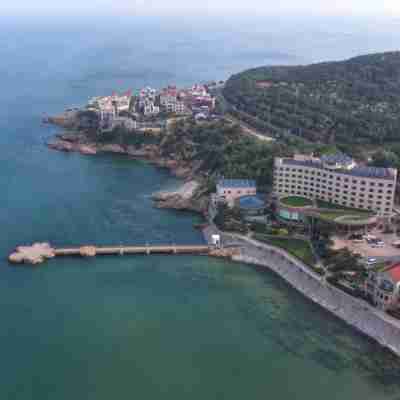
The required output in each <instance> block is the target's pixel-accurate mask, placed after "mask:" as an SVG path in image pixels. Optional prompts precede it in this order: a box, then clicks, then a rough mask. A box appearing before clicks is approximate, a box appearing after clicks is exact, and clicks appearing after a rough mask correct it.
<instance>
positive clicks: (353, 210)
mask: <svg viewBox="0 0 400 400" xmlns="http://www.w3.org/2000/svg"><path fill="white" fill-rule="evenodd" d="M317 207H318V208H325V209H330V210H338V211H341V212H342V215H347V214H351V213H353V214H354V215H357V214H367V215H368V214H372V213H371V211H368V210H362V209H359V208H350V207H343V206H341V205H340V204H335V203H329V202H327V201H324V200H319V199H318V200H317Z"/></svg>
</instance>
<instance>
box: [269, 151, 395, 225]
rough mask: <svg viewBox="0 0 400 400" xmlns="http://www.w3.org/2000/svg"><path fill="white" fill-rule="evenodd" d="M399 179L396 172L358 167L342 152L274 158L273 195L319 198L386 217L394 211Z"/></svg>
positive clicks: (390, 169)
mask: <svg viewBox="0 0 400 400" xmlns="http://www.w3.org/2000/svg"><path fill="white" fill-rule="evenodd" d="M396 180H397V169H393V168H374V167H366V166H361V165H357V163H356V162H355V161H354V160H353V159H352V158H350V157H348V156H346V155H344V154H341V153H338V154H334V155H327V156H322V157H321V158H316V157H313V156H304V155H295V156H294V157H293V158H275V163H274V192H275V194H276V195H277V196H278V197H279V198H283V197H287V196H301V197H306V198H308V199H312V200H313V199H319V200H323V201H326V202H329V203H333V204H338V205H341V206H343V207H350V208H358V209H364V210H371V211H374V212H376V213H377V214H378V215H379V216H384V217H389V216H391V215H392V212H393V203H394V195H395V188H396Z"/></svg>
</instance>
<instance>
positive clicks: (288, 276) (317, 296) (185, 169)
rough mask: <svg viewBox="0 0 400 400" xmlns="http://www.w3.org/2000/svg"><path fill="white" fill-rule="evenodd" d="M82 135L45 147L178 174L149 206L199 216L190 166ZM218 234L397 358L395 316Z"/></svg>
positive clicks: (265, 250) (260, 248) (279, 254)
mask: <svg viewBox="0 0 400 400" xmlns="http://www.w3.org/2000/svg"><path fill="white" fill-rule="evenodd" d="M84 138H85V136H84V135H82V134H74V133H71V132H64V133H63V134H58V135H56V136H55V139H53V141H51V142H49V143H47V146H48V147H49V148H50V149H53V150H58V151H66V152H79V153H81V154H83V155H95V154H98V153H113V154H125V155H127V156H130V157H132V158H135V159H143V160H146V161H148V162H149V163H151V164H153V165H155V166H157V167H160V168H167V169H168V170H169V171H170V173H171V174H173V175H174V176H176V177H177V178H180V179H184V180H185V182H184V183H183V184H182V186H181V187H180V188H179V189H177V190H175V191H171V192H169V191H163V192H158V193H154V194H153V196H152V198H153V201H154V202H155V206H156V207H159V208H165V209H175V210H187V211H194V212H196V213H200V214H202V215H203V216H204V217H206V216H207V208H208V203H206V202H204V203H201V202H200V203H197V202H195V201H194V199H193V197H194V196H195V193H196V190H197V189H198V188H199V187H200V186H201V185H200V183H199V182H198V180H197V179H196V177H194V172H193V169H192V168H191V166H189V165H181V164H179V163H178V162H177V161H176V160H172V159H166V158H163V157H162V155H161V152H160V149H159V147H158V146H156V145H145V146H142V147H141V148H135V147H133V146H127V147H125V148H124V147H123V146H121V145H118V144H105V145H103V144H97V143H90V142H82V139H84ZM196 203H197V204H196ZM208 229H211V230H212V229H215V227H214V228H213V227H212V226H211V225H209V226H208V227H206V228H204V229H203V235H204V237H205V240H206V241H207V236H209V233H207V230H208ZM220 233H221V235H222V237H223V241H226V240H227V241H232V240H233V241H236V242H237V241H239V242H240V243H241V246H240V252H239V253H237V254H230V253H229V252H227V254H224V255H222V257H225V258H228V259H230V260H231V261H233V262H241V263H245V264H248V265H253V266H258V267H262V268H268V269H269V270H270V271H272V272H274V273H276V274H278V275H279V276H280V277H281V278H282V279H284V280H285V281H286V282H287V283H288V284H289V285H290V286H292V287H293V288H294V289H296V290H297V291H298V292H300V293H301V294H302V295H303V296H304V297H306V298H307V299H309V300H311V301H312V302H313V303H315V304H317V305H319V306H320V307H322V308H323V309H324V310H326V311H328V312H330V313H331V314H333V315H335V316H336V317H337V318H339V319H340V320H342V321H343V322H345V323H346V324H347V325H349V326H351V327H352V328H353V329H356V331H358V332H360V333H362V334H364V335H366V336H367V337H369V338H370V339H372V340H374V341H375V342H377V343H378V344H379V345H381V346H382V347H384V348H385V349H387V350H389V351H390V352H391V353H393V354H395V355H396V356H397V357H400V321H397V320H395V319H393V318H392V317H390V316H389V315H386V314H385V315H383V313H382V312H379V311H378V310H376V309H374V308H373V307H371V306H370V305H368V304H367V303H366V302H364V301H362V300H360V299H356V298H354V297H352V296H350V295H348V294H347V293H344V292H343V291H341V290H339V289H338V288H335V287H333V286H332V285H330V284H329V283H327V282H326V281H324V279H323V278H321V277H320V276H319V275H317V274H314V273H313V272H312V271H310V269H309V268H308V267H307V266H305V265H303V264H302V263H301V262H300V261H299V260H297V259H296V258H294V257H293V256H291V255H290V254H288V253H287V252H285V251H284V250H283V249H280V248H277V247H274V246H269V245H267V244H264V243H260V242H256V241H254V240H252V239H249V238H246V237H243V236H241V235H235V234H228V233H223V232H220ZM220 256H221V255H220ZM361 316H362V317H361Z"/></svg>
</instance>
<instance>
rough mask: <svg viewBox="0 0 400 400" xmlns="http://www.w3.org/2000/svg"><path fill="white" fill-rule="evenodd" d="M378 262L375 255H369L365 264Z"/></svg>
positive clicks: (369, 264) (370, 264)
mask: <svg viewBox="0 0 400 400" xmlns="http://www.w3.org/2000/svg"><path fill="white" fill-rule="evenodd" d="M377 263H378V260H377V259H376V258H373V257H368V258H367V260H366V261H365V265H367V266H372V265H375V264H377Z"/></svg>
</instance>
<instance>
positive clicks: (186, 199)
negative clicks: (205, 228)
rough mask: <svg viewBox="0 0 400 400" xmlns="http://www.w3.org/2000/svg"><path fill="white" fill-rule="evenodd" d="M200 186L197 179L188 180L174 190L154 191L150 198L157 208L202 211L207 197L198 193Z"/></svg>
mask: <svg viewBox="0 0 400 400" xmlns="http://www.w3.org/2000/svg"><path fill="white" fill-rule="evenodd" d="M200 188H201V185H200V183H199V182H198V181H196V180H190V181H188V182H186V183H185V184H183V185H182V186H181V187H180V188H179V189H178V190H176V191H170V192H168V191H164V192H158V193H154V194H153V196H152V198H153V200H154V201H155V203H156V207H158V208H169V209H174V210H189V211H195V212H199V213H204V212H205V211H206V210H207V208H208V197H207V196H203V195H201V194H199V189H200Z"/></svg>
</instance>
